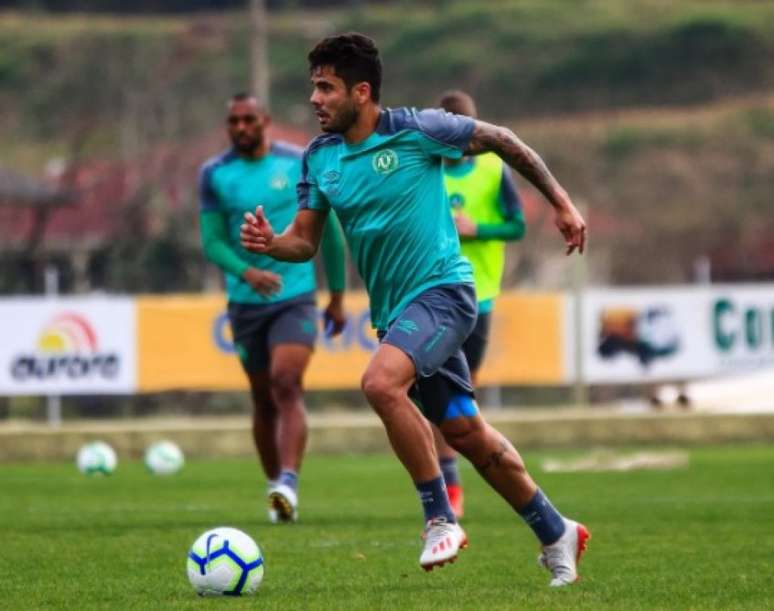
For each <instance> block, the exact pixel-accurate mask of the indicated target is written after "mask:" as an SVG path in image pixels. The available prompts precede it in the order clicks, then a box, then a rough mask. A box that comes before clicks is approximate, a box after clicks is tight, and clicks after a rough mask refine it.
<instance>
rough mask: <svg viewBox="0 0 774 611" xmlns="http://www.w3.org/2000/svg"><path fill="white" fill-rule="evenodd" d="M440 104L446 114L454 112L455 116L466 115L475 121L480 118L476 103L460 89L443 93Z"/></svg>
mask: <svg viewBox="0 0 774 611" xmlns="http://www.w3.org/2000/svg"><path fill="white" fill-rule="evenodd" d="M439 104H440V105H441V108H443V109H444V110H445V111H446V112H453V113H454V114H455V115H465V116H468V117H473V118H474V119H475V118H477V117H478V110H476V103H475V102H474V101H473V98H472V97H471V96H470V95H468V94H467V93H465V92H464V91H460V90H459V89H451V90H449V91H445V92H444V93H442V94H441V100H440V101H439Z"/></svg>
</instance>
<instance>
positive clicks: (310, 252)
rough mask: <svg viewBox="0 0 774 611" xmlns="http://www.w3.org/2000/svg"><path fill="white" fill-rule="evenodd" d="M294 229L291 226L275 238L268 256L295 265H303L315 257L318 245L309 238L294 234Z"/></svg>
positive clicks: (267, 250)
mask: <svg viewBox="0 0 774 611" xmlns="http://www.w3.org/2000/svg"><path fill="white" fill-rule="evenodd" d="M292 229H293V226H292V225H291V226H290V227H288V229H287V230H286V231H284V232H283V233H281V234H280V235H277V236H274V239H273V240H272V241H271V244H270V245H269V247H268V248H267V249H266V254H267V255H269V256H270V257H272V258H274V259H279V260H280V261H290V262H293V263H302V262H303V261H308V260H309V259H311V258H312V257H314V255H315V254H316V253H317V245H316V244H314V243H313V242H311V241H310V240H309V239H308V238H305V237H303V236H299V235H296V234H294V233H293V232H292Z"/></svg>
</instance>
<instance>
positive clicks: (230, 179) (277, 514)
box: [199, 94, 345, 522]
mask: <svg viewBox="0 0 774 611" xmlns="http://www.w3.org/2000/svg"><path fill="white" fill-rule="evenodd" d="M268 124H269V115H268V114H267V113H266V111H265V110H264V109H262V108H261V107H260V106H259V105H258V103H257V101H256V100H255V98H254V97H252V96H250V95H246V94H238V95H236V96H234V97H233V98H232V99H231V100H230V101H229V103H228V114H227V116H226V125H227V130H228V136H229V138H230V140H231V148H230V149H229V150H227V151H226V152H225V153H222V154H221V155H218V156H217V157H214V158H212V159H210V160H209V161H207V162H206V163H205V164H204V165H203V166H202V169H201V173H200V179H199V180H200V184H199V192H200V200H201V209H200V225H201V235H202V242H203V246H204V252H205V255H206V256H207V258H208V259H209V260H210V261H212V262H213V263H215V264H216V265H217V266H218V267H220V268H221V269H222V270H223V272H224V273H225V276H226V290H227V292H228V316H229V320H230V322H231V329H232V332H233V336H234V345H235V347H236V350H237V352H238V354H239V358H240V360H241V362H242V367H243V368H244V371H245V373H246V374H247V378H248V380H249V382H250V390H251V393H252V399H253V405H254V411H253V438H254V441H255V447H256V449H257V450H258V455H259V457H260V460H261V465H262V466H263V471H264V473H265V474H266V478H267V483H268V503H269V519H270V520H271V521H272V522H293V521H295V520H296V518H297V515H298V509H297V506H298V473H299V470H300V468H301V461H302V459H303V455H304V449H305V447H306V439H307V427H306V410H305V407H304V399H303V388H302V381H303V375H304V371H305V370H306V368H307V365H308V364H309V359H310V357H311V355H312V349H313V347H314V343H315V339H316V337H317V308H316V304H315V289H316V283H315V272H314V265H313V263H311V262H307V263H300V264H299V263H285V262H282V261H277V260H276V259H273V258H271V257H267V256H265V255H256V254H253V253H249V252H247V251H246V250H245V249H243V248H242V247H241V246H240V244H239V226H240V224H241V223H242V217H243V216H244V213H245V211H248V210H254V209H255V206H256V205H257V204H260V205H262V206H264V207H265V209H266V210H267V211H269V214H271V216H272V219H273V220H274V222H275V223H277V225H278V226H279V227H283V228H284V227H285V226H287V225H289V224H290V223H291V221H292V220H293V217H294V216H295V214H296V210H297V208H298V203H297V201H298V200H297V197H296V183H297V182H298V180H299V177H300V176H301V149H299V148H298V147H295V146H293V145H290V144H287V143H283V142H272V141H271V140H270V139H269V136H268V134H267V133H266V127H267V126H268ZM322 251H323V260H324V263H325V268H326V274H327V278H328V288H329V290H330V303H329V304H328V306H327V308H326V309H325V321H326V330H327V331H328V332H329V333H331V334H336V333H339V332H340V331H341V329H342V328H343V326H344V310H343V303H342V295H343V291H344V283H345V267H344V264H345V258H344V242H343V237H342V235H341V230H340V227H339V225H338V222H337V221H336V218H335V216H333V215H331V217H330V219H329V220H328V222H327V223H325V228H324V230H323V239H322Z"/></svg>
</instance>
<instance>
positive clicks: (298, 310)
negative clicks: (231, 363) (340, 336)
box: [228, 293, 317, 373]
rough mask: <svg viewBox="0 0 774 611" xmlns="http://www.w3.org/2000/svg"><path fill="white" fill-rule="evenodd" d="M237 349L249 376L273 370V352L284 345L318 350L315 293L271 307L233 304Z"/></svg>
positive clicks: (230, 314)
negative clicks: (270, 368)
mask: <svg viewBox="0 0 774 611" xmlns="http://www.w3.org/2000/svg"><path fill="white" fill-rule="evenodd" d="M228 318H229V321H230V322H231V332H232V334H233V336H234V347H235V348H236V350H237V354H238V355H239V360H240V361H241V362H242V367H243V369H244V370H245V372H246V373H257V372H260V371H266V370H267V369H268V368H269V359H270V356H271V351H272V349H273V348H274V347H275V346H277V345H280V344H301V345H303V346H309V347H310V348H313V347H314V343H315V340H316V339H317V306H316V304H315V298H314V293H304V294H303V295H299V296H298V297H293V298H291V299H287V300H285V301H280V302H278V303H269V304H265V305H264V304H249V303H229V304H228Z"/></svg>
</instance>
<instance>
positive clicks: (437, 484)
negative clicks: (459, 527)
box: [414, 475, 457, 522]
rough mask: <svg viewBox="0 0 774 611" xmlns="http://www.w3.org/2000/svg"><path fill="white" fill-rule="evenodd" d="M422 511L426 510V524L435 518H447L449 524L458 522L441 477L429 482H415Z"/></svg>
mask: <svg viewBox="0 0 774 611" xmlns="http://www.w3.org/2000/svg"><path fill="white" fill-rule="evenodd" d="M414 485H415V486H416V487H417V493H418V494H419V500H420V501H422V509H424V510H425V522H427V521H429V520H432V519H433V518H446V521H447V522H456V521H457V520H456V519H455V518H454V512H453V511H452V510H451V507H449V497H448V496H447V495H446V485H445V484H444V483H443V477H441V476H440V475H439V476H438V477H436V478H435V479H431V480H430V481H429V482H415V483H414Z"/></svg>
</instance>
